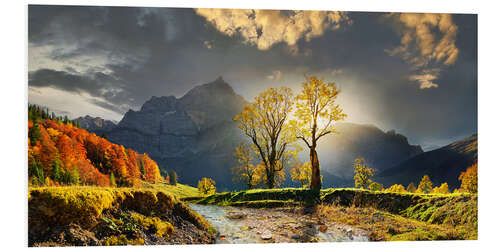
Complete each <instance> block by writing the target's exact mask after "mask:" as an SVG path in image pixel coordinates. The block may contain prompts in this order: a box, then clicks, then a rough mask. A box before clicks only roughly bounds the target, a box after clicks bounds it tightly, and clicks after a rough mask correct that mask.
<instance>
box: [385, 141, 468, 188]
mask: <svg viewBox="0 0 500 250" xmlns="http://www.w3.org/2000/svg"><path fill="white" fill-rule="evenodd" d="M475 161H477V135H472V136H470V137H467V138H465V139H463V140H460V141H457V142H454V143H452V144H450V145H447V146H445V147H442V148H439V149H435V150H432V151H429V152H425V153H422V154H420V155H417V156H415V157H412V158H410V159H408V160H406V161H404V162H402V163H401V164H399V165H397V166H395V167H394V168H390V169H387V170H385V171H383V172H381V173H380V174H379V175H377V176H376V179H377V180H379V181H381V182H382V183H384V185H386V186H387V185H392V184H395V183H400V184H403V185H405V186H406V185H408V184H409V183H410V182H412V181H413V182H414V183H415V184H416V185H418V182H419V181H420V179H421V178H422V176H423V175H425V174H427V175H429V176H430V177H431V180H432V182H433V183H434V184H438V183H442V182H447V183H448V185H449V186H450V189H453V188H457V187H458V186H459V181H458V176H459V175H460V173H461V172H462V171H465V170H466V169H467V167H469V166H470V165H472V164H473V163H474V162H475Z"/></svg>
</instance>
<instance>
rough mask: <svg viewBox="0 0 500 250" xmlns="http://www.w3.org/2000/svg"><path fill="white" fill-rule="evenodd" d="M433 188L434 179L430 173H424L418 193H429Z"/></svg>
mask: <svg viewBox="0 0 500 250" xmlns="http://www.w3.org/2000/svg"><path fill="white" fill-rule="evenodd" d="M431 190H432V181H431V178H430V177H429V176H428V175H424V176H423V177H422V180H420V183H419V184H418V188H417V191H416V192H417V193H424V194H428V193H429V192H430V191H431Z"/></svg>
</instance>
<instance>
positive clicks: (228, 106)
mask: <svg viewBox="0 0 500 250" xmlns="http://www.w3.org/2000/svg"><path fill="white" fill-rule="evenodd" d="M246 104H247V102H246V101H245V100H244V99H243V97H241V96H240V95H238V94H236V93H235V92H234V90H233V89H232V88H231V86H230V85H229V84H228V83H226V82H225V81H224V80H223V79H222V78H221V77H219V78H218V79H217V80H215V81H213V82H210V83H207V84H203V85H199V86H197V87H195V88H193V89H191V90H190V91H189V92H188V93H186V94H185V95H184V96H182V97H181V98H179V99H177V98H176V97H174V96H162V97H155V96H153V97H152V98H151V99H150V100H148V101H147V102H146V103H144V105H143V106H142V107H141V109H140V110H139V111H133V110H129V111H128V112H127V113H126V114H125V116H124V117H123V119H122V120H121V121H120V122H119V123H118V125H117V127H116V128H114V129H113V130H111V131H110V132H109V133H108V138H109V139H110V140H112V141H114V142H116V143H119V144H123V145H125V146H127V147H131V148H134V149H135V150H137V151H139V152H147V153H148V154H149V155H150V156H151V157H152V158H153V159H154V160H155V161H157V162H158V163H159V165H160V167H162V168H163V169H169V170H172V169H173V170H176V171H177V172H178V174H179V179H180V180H181V182H183V183H188V184H191V185H196V183H197V181H198V180H199V179H200V178H201V177H203V176H207V177H211V178H214V179H215V180H217V184H218V186H220V187H222V186H225V187H230V186H233V184H232V177H231V171H230V168H232V167H233V166H234V165H235V164H236V161H235V159H234V158H233V151H234V147H235V146H236V145H237V144H238V143H239V142H241V141H242V139H243V136H242V134H241V133H240V132H239V131H238V128H237V126H236V124H235V123H234V122H233V121H232V119H233V117H234V116H235V115H236V114H237V113H239V112H240V111H241V110H242V109H243V107H244V106H245V105H246Z"/></svg>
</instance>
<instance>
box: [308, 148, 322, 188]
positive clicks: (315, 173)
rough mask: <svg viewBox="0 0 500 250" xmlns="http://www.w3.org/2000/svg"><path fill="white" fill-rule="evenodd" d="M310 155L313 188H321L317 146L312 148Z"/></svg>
mask: <svg viewBox="0 0 500 250" xmlns="http://www.w3.org/2000/svg"><path fill="white" fill-rule="evenodd" d="M310 157H311V170H312V176H311V189H313V190H320V189H321V173H320V170H319V160H318V154H317V153H316V148H315V147H311V148H310Z"/></svg>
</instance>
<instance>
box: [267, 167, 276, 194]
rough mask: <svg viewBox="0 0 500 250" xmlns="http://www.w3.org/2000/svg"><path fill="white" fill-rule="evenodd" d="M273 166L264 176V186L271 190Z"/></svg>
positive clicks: (272, 186) (272, 185)
mask: <svg viewBox="0 0 500 250" xmlns="http://www.w3.org/2000/svg"><path fill="white" fill-rule="evenodd" d="M274 174H275V172H274V166H271V170H270V171H269V172H267V175H266V177H267V178H266V179H267V180H266V186H267V188H269V189H271V188H274Z"/></svg>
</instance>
